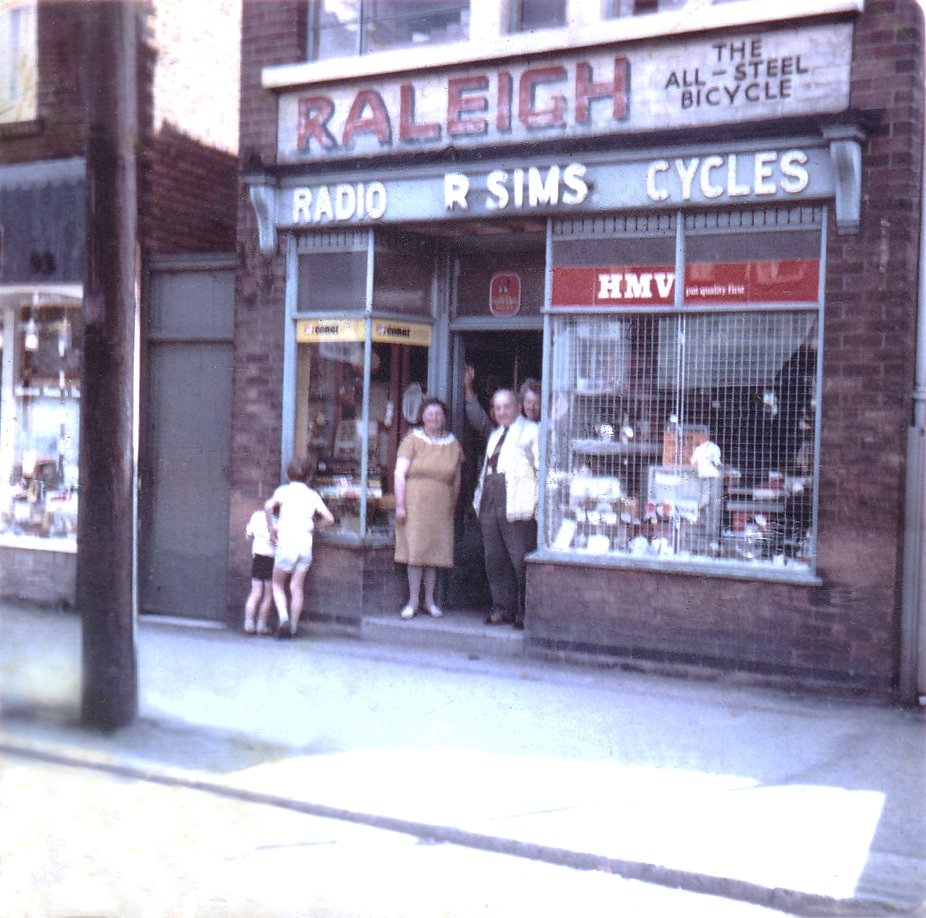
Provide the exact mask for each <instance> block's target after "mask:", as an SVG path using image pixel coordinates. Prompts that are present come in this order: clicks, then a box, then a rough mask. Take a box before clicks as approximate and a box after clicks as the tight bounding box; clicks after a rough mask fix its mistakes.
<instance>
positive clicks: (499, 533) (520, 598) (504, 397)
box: [473, 389, 540, 629]
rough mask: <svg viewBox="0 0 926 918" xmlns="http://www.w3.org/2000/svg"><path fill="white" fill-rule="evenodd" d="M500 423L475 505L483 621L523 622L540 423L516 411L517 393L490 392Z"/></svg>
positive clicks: (534, 544)
mask: <svg viewBox="0 0 926 918" xmlns="http://www.w3.org/2000/svg"><path fill="white" fill-rule="evenodd" d="M492 406H493V408H494V413H495V420H496V422H497V423H498V427H496V428H495V429H494V430H493V431H492V433H491V434H489V442H488V443H487V444H486V454H485V458H484V459H483V462H482V471H481V473H480V475H479V485H478V486H477V488H476V494H475V497H474V499H473V507H474V508H475V510H476V513H477V514H478V516H479V525H480V527H481V529H482V542H483V546H484V548H485V562H486V575H487V576H488V579H489V589H490V590H491V591H492V609H491V611H490V612H489V614H488V616H487V617H486V623H487V624H490V625H500V624H503V623H506V622H507V623H509V624H513V625H514V627H515V628H518V629H522V628H523V627H524V586H525V581H526V576H525V575H526V565H525V563H524V557H525V555H527V554H528V553H529V552H531V551H533V550H534V549H535V548H536V547H537V521H536V519H535V515H536V512H537V469H538V468H539V466H540V454H539V448H538V427H537V424H536V422H535V421H529V420H528V419H527V418H525V417H524V416H523V415H520V414H519V413H518V399H517V396H516V395H515V394H514V392H512V391H511V390H510V389H499V390H498V392H496V393H495V395H494V396H492Z"/></svg>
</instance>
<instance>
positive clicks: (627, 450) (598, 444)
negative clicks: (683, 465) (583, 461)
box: [570, 438, 662, 456]
mask: <svg viewBox="0 0 926 918" xmlns="http://www.w3.org/2000/svg"><path fill="white" fill-rule="evenodd" d="M570 445H571V447H572V450H573V452H576V453H582V454H584V455H588V456H658V455H659V454H660V453H661V452H662V445H661V444H659V443H653V442H643V441H637V440H630V441H628V442H626V443H625V442H623V441H622V440H596V439H594V438H580V439H576V440H572V441H571V444H570Z"/></svg>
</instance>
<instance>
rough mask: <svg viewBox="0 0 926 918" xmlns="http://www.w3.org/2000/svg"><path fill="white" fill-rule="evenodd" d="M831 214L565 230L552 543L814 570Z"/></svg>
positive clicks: (555, 360) (551, 425) (554, 357)
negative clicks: (670, 229)
mask: <svg viewBox="0 0 926 918" xmlns="http://www.w3.org/2000/svg"><path fill="white" fill-rule="evenodd" d="M821 215H822V210H821V209H818V210H813V209H810V208H808V209H806V210H805V211H804V212H800V211H789V212H784V211H779V212H773V213H772V214H771V218H770V219H769V220H768V221H767V223H766V225H764V226H763V227H762V228H757V225H758V221H755V220H753V219H752V215H751V214H749V213H745V212H742V213H740V214H739V215H738V216H737V218H736V224H737V225H736V227H731V226H725V225H724V220H723V218H721V217H719V216H718V215H717V214H713V215H707V217H706V218H704V216H703V215H695V216H689V217H687V218H686V221H685V238H684V246H683V248H684V251H685V252H686V254H687V256H688V257H687V260H686V261H684V262H683V264H682V275H681V276H682V277H683V278H684V287H683V290H682V291H680V292H677V291H676V289H675V278H676V265H675V263H674V259H672V258H667V257H666V256H667V255H668V252H669V249H670V248H672V247H674V235H673V237H672V238H668V237H667V238H665V239H663V240H662V241H660V240H659V238H658V236H657V237H654V238H650V239H641V238H639V236H637V238H626V237H625V238H621V237H615V238H611V239H610V240H604V239H602V238H600V237H599V238H597V239H596V240H594V241H593V248H596V249H597V253H596V255H597V256H605V255H607V248H608V246H609V245H610V247H611V248H610V255H611V257H610V258H603V257H596V258H594V259H589V257H588V256H587V254H586V255H583V256H582V258H581V259H579V258H578V257H577V256H578V253H579V251H580V248H581V247H577V246H575V242H576V240H575V238H574V236H575V234H573V236H572V238H565V239H563V243H564V244H563V246H562V249H560V247H559V245H558V244H557V242H556V240H555V239H554V261H555V265H557V266H558V267H555V268H554V280H553V305H554V308H556V309H557V313H556V315H555V316H554V317H553V318H552V320H551V321H552V341H553V346H552V354H551V360H550V361H549V368H550V370H549V371H550V373H551V386H550V401H549V405H548V415H547V416H548V442H547V468H548V476H547V484H546V495H545V526H546V533H545V538H546V544H547V546H548V547H550V548H553V549H555V550H561V551H570V552H581V553H587V554H592V555H599V556H628V557H639V558H646V559H652V560H655V561H657V563H658V561H659V560H674V561H687V562H693V563H697V562H702V563H703V562H711V563H715V564H723V565H741V566H749V567H755V566H770V567H774V568H783V569H784V568H787V569H791V570H799V571H809V570H812V566H813V552H814V541H815V539H814V531H813V527H814V509H813V508H814V494H815V491H816V478H815V475H816V472H815V469H816V463H815V455H814V447H815V442H816V435H817V426H818V407H817V391H816V383H817V378H818V377H817V366H818V357H817V343H818V333H819V329H818V309H819V304H818V288H819V271H820V262H819V259H820V244H821V234H820V226H819V223H820V221H821V219H822V216H821ZM789 221H790V222H789ZM628 224H629V221H628ZM625 228H626V229H632V228H633V227H632V226H630V225H628V226H627V227H625ZM734 229H735V230H738V231H734ZM647 248H649V252H647ZM568 260H572V261H576V260H581V261H582V262H583V263H582V264H581V265H576V264H574V263H573V264H563V263H562V262H563V261H568ZM589 260H593V261H597V264H595V265H589V264H588V261H589ZM678 293H680V294H681V296H680V297H679V296H678ZM605 300H606V301H607V302H608V306H607V307H603V302H602V301H605ZM679 300H681V303H679ZM558 307H566V308H558ZM602 308H604V309H605V311H602Z"/></svg>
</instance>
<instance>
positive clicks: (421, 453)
mask: <svg viewBox="0 0 926 918" xmlns="http://www.w3.org/2000/svg"><path fill="white" fill-rule="evenodd" d="M420 417H421V426H420V427H417V428H415V429H414V430H413V431H412V432H411V433H410V434H408V435H407V436H406V437H405V439H404V440H403V441H402V443H401V444H400V446H399V455H398V458H397V460H396V466H395V479H394V486H395V506H396V510H395V518H396V536H395V560H396V561H398V562H399V563H401V564H406V565H407V566H408V592H409V597H408V602H407V603H406V605H405V606H404V607H403V609H402V612H401V616H402V618H404V619H409V618H413V617H414V615H415V612H416V611H417V609H418V598H419V593H420V590H421V584H422V581H423V582H424V608H425V609H426V610H427V611H428V612H429V613H430V614H431V615H432V616H433V617H434V618H439V617H440V616H441V615H442V614H443V613H442V612H441V610H440V608H439V607H438V605H437V603H436V602H435V601H434V586H435V584H436V582H437V569H438V568H441V567H443V568H450V567H453V514H454V509H455V507H456V505H457V499H458V498H459V496H460V469H461V467H462V464H463V450H462V449H461V448H460V444H459V443H458V442H457V440H456V437H454V435H453V434H452V433H448V432H447V429H446V427H447V406H446V405H445V404H444V403H443V402H442V401H441V400H440V399H438V398H426V399H424V401H423V402H422V403H421V413H420Z"/></svg>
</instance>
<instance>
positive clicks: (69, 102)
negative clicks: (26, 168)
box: [0, 0, 86, 163]
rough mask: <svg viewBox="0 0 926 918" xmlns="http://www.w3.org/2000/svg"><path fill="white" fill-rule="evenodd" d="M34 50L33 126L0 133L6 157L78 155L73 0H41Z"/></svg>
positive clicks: (80, 125)
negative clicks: (19, 132) (19, 133)
mask: <svg viewBox="0 0 926 918" xmlns="http://www.w3.org/2000/svg"><path fill="white" fill-rule="evenodd" d="M37 27H38V34H39V41H40V51H39V72H38V87H37V103H38V113H37V114H38V121H39V125H37V129H36V130H35V131H34V132H33V133H30V134H29V136H25V137H17V138H9V139H4V138H3V136H2V134H0V151H2V153H0V159H2V161H3V162H6V163H17V162H30V161H32V160H43V159H64V158H67V157H71V156H83V151H84V118H85V115H86V112H85V108H84V96H83V73H82V70H81V67H82V60H81V56H82V53H83V28H82V18H81V12H80V4H78V3H68V2H63V3H58V2H55V0H43V2H42V3H40V4H39V5H38V20H37Z"/></svg>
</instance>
